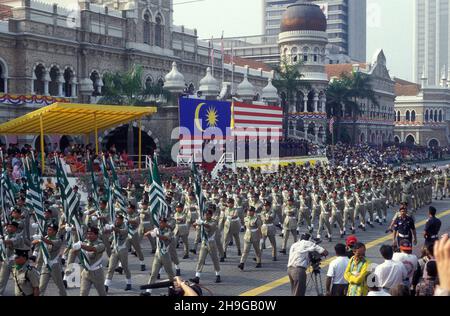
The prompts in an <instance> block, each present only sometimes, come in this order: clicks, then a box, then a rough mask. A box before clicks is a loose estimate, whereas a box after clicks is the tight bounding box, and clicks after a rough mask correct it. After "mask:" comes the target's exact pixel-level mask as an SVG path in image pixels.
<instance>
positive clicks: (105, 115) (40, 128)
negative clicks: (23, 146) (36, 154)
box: [0, 103, 156, 172]
mask: <svg viewBox="0 0 450 316" xmlns="http://www.w3.org/2000/svg"><path fill="white" fill-rule="evenodd" d="M153 113H156V107H138V106H119V105H96V104H73V103H54V104H52V105H49V106H46V107H43V108H41V109H39V110H36V111H33V112H31V113H28V114H26V115H24V116H21V117H18V118H16V119H14V120H11V121H9V122H6V123H4V124H1V125H0V134H12V135H19V134H22V135H31V134H40V138H41V158H42V159H41V161H42V170H43V172H44V170H45V160H44V134H60V135H63V134H64V135H88V134H90V133H92V132H94V133H95V134H94V136H95V151H96V153H97V154H98V153H99V148H98V130H101V129H107V128H110V127H113V126H116V125H120V124H123V123H127V122H130V121H133V120H136V119H139V130H141V126H142V125H141V118H142V117H144V116H147V115H151V114H153ZM141 142H142V137H141V133H139V161H138V165H139V169H140V168H141V153H142V144H141Z"/></svg>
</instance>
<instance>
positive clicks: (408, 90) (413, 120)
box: [395, 74, 450, 147]
mask: <svg viewBox="0 0 450 316" xmlns="http://www.w3.org/2000/svg"><path fill="white" fill-rule="evenodd" d="M395 81H396V94H397V98H396V101H395V141H396V142H397V143H407V144H416V145H421V146H430V147H433V146H444V147H445V146H449V145H450V89H449V87H450V80H448V78H446V76H445V74H444V75H443V77H442V79H441V84H440V86H436V85H433V86H429V85H428V80H427V78H426V75H422V80H421V81H422V84H421V85H418V84H415V83H412V82H408V81H405V80H401V79H396V80H395Z"/></svg>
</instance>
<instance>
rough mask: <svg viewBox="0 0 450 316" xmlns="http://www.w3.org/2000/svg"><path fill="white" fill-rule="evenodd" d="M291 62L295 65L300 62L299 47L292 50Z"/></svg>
mask: <svg viewBox="0 0 450 316" xmlns="http://www.w3.org/2000/svg"><path fill="white" fill-rule="evenodd" d="M291 60H292V62H293V63H296V62H298V49H297V47H293V48H292V49H291Z"/></svg>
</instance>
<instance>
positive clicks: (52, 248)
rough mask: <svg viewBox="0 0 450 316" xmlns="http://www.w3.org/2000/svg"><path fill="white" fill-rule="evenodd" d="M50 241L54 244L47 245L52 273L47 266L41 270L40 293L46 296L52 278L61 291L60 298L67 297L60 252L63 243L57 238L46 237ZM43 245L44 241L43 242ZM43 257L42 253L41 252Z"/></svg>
mask: <svg viewBox="0 0 450 316" xmlns="http://www.w3.org/2000/svg"><path fill="white" fill-rule="evenodd" d="M46 238H47V239H49V240H50V241H51V242H52V244H51V245H49V244H47V250H48V253H49V259H48V265H49V266H50V267H51V271H50V270H49V269H48V267H47V265H45V264H44V265H43V266H42V268H41V278H40V282H39V293H40V295H41V296H43V295H44V294H45V291H46V290H47V286H48V282H49V281H50V277H51V278H52V280H53V282H55V285H56V287H57V288H58V291H59V296H67V292H66V288H65V287H64V283H63V278H62V265H61V258H60V250H61V247H62V241H61V239H59V238H58V236H55V237H49V236H47V237H46ZM41 242H42V243H43V241H41ZM41 255H42V251H41Z"/></svg>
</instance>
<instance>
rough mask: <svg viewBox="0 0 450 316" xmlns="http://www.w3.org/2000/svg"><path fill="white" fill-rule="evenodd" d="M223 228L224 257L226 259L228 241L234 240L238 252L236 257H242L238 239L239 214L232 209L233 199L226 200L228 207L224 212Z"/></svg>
mask: <svg viewBox="0 0 450 316" xmlns="http://www.w3.org/2000/svg"><path fill="white" fill-rule="evenodd" d="M225 217H226V220H225V226H224V239H223V250H224V257H225V258H226V254H227V249H228V245H229V243H230V241H231V240H232V239H234V241H235V243H236V247H237V250H238V256H241V255H242V252H241V241H240V239H239V232H240V230H241V223H240V219H239V214H238V211H237V210H236V208H235V207H234V199H232V198H230V199H228V207H227V208H226V210H225Z"/></svg>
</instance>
